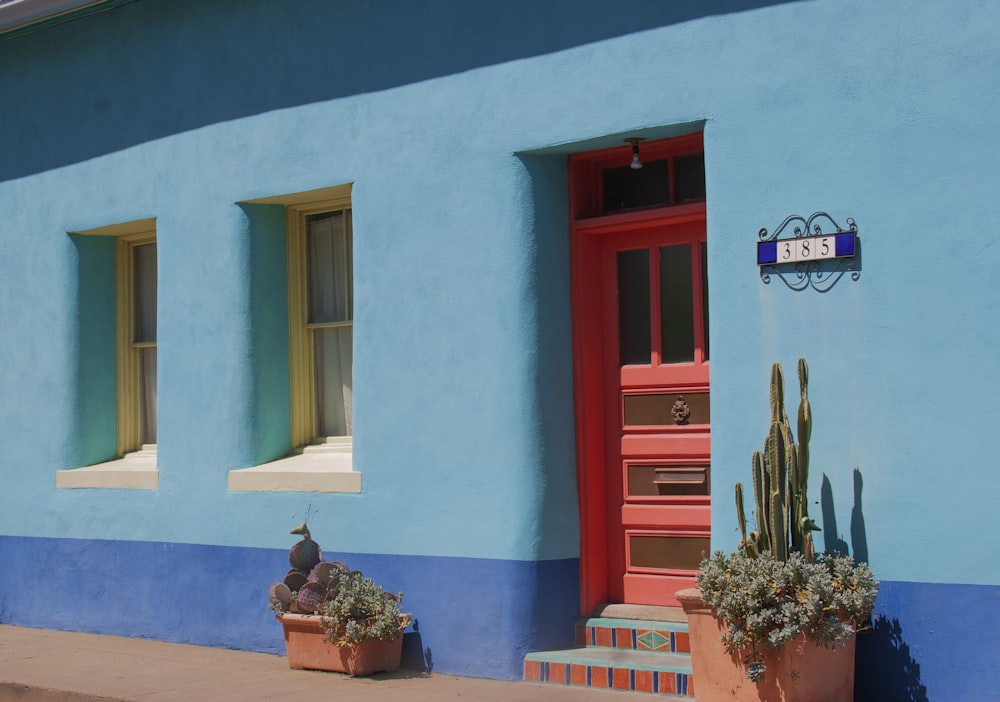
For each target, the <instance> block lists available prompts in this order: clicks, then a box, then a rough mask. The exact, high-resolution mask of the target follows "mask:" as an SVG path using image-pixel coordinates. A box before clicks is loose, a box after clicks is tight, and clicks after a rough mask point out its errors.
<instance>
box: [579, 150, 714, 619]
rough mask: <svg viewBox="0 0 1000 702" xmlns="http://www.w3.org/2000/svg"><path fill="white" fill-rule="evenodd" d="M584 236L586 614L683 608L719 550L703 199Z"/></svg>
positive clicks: (623, 216) (590, 221)
mask: <svg viewBox="0 0 1000 702" xmlns="http://www.w3.org/2000/svg"><path fill="white" fill-rule="evenodd" d="M698 136H699V140H698V142H697V143H696V144H694V146H695V147H696V148H697V147H699V146H700V135H698ZM674 143H675V142H666V144H667V146H668V147H670V146H673V145H674ZM682 146H686V147H688V149H689V150H690V147H691V144H690V141H689V142H687V143H685V144H684V145H682ZM681 153H687V152H686V151H682V152H681ZM628 155H629V153H628V152H625V153H623V155H622V157H623V158H624V157H626V156H628ZM698 155H699V156H700V154H698ZM601 156H602V159H599V160H596V161H590V162H587V165H588V167H589V170H590V171H591V172H593V171H595V170H596V171H597V172H600V168H601V166H602V165H603V164H604V163H608V162H609V160H608V158H607V154H605V153H602V154H601ZM668 156H669V151H668ZM610 162H611V163H612V164H614V163H615V162H614V161H610ZM595 163H596V165H595ZM612 167H613V166H612ZM673 168H674V166H673V163H672V162H671V163H670V171H669V172H670V173H673ZM571 173H572V174H574V175H575V177H576V179H577V182H579V178H580V175H581V169H580V168H577V169H576V170H575V171H571ZM585 173H586V171H584V174H585ZM605 182H607V181H605ZM589 184H590V186H593V185H594V179H593V178H591V179H590V180H589ZM646 187H648V186H646ZM595 191H596V192H597V193H599V192H600V187H599V185H598V187H597V188H596V190H595V189H593V188H592V189H591V190H590V192H595ZM573 192H574V195H575V196H576V197H579V196H580V194H581V192H584V193H586V190H585V189H583V188H580V187H577V188H575V189H574V190H573ZM574 207H575V211H576V212H577V213H580V212H583V213H584V214H587V213H589V212H593V209H590V210H588V209H587V208H586V206H581V204H580V203H579V202H578V201H577V202H576V203H574ZM572 235H573V244H574V245H573V251H574V257H573V281H574V325H575V338H574V344H575V362H576V383H577V429H578V441H577V448H578V462H579V465H578V471H579V485H580V499H581V502H580V505H581V513H582V515H581V516H582V523H583V528H582V547H583V551H582V554H581V560H582V571H583V605H584V611H585V612H587V611H588V610H589V609H591V608H592V607H593V606H594V605H596V604H599V603H601V602H625V603H632V604H654V605H676V604H677V601H676V599H675V597H674V593H675V592H676V591H677V590H679V589H682V588H685V587H692V586H693V584H694V575H695V572H696V570H697V567H698V563H699V562H700V560H701V559H702V558H703V557H704V556H706V555H708V553H709V533H710V511H711V506H710V502H711V498H710V486H711V484H710V477H711V471H710V459H711V447H710V417H709V363H708V360H709V343H708V315H707V309H708V307H707V302H708V300H707V290H708V286H707V266H706V256H705V251H706V248H705V240H706V237H705V207H704V203H703V202H694V203H680V204H675V202H674V201H673V200H670V199H668V200H667V202H666V204H664V205H662V206H658V207H645V208H642V209H640V210H636V211H628V212H616V213H611V214H607V215H605V214H603V213H601V212H600V211H598V214H597V215H596V216H589V217H588V216H584V217H579V216H578V217H576V218H575V220H574V228H573V233H572ZM598 432H599V433H598Z"/></svg>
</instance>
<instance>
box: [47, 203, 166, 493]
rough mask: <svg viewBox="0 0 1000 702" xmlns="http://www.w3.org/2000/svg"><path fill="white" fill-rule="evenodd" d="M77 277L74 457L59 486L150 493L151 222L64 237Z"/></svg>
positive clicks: (154, 474)
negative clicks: (74, 259)
mask: <svg viewBox="0 0 1000 702" xmlns="http://www.w3.org/2000/svg"><path fill="white" fill-rule="evenodd" d="M70 237H71V241H72V243H73V246H74V248H75V251H76V255H77V263H78V275H79V291H80V292H79V297H78V300H77V305H78V317H79V320H80V321H79V328H78V333H77V342H78V344H79V349H80V351H79V359H78V363H79V366H78V376H77V379H76V388H75V390H74V392H75V393H76V396H77V398H79V399H78V403H79V405H78V407H79V409H78V416H77V417H76V420H75V421H74V423H73V425H72V426H71V427H70V428H69V431H70V432H71V435H72V437H73V441H72V445H73V446H74V447H75V449H76V450H75V452H74V454H73V455H71V457H70V467H68V468H67V469H66V470H59V471H57V472H56V487H59V488H126V489H144V490H155V489H156V488H157V487H158V485H159V471H158V470H157V466H156V317H157V256H156V220H155V219H152V218H150V219H141V220H134V221H130V222H123V223H120V224H112V225H108V226H105V227H99V228H97V229H89V230H86V231H77V232H72V233H71V234H70Z"/></svg>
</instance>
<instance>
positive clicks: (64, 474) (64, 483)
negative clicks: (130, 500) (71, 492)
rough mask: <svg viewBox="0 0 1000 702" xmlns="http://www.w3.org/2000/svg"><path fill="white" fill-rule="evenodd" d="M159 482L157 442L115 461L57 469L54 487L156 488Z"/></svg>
mask: <svg viewBox="0 0 1000 702" xmlns="http://www.w3.org/2000/svg"><path fill="white" fill-rule="evenodd" d="M159 484H160V471H158V470H157V468H156V444H149V445H145V446H143V447H142V450H141V451H136V452H134V453H127V454H125V455H124V456H123V457H122V458H119V459H118V460H115V461H107V462H106V463H98V464H97V465H96V466H87V467H85V468H73V469H70V470H59V471H56V487H57V488H70V489H75V488H119V489H125V490H156V489H157V487H159Z"/></svg>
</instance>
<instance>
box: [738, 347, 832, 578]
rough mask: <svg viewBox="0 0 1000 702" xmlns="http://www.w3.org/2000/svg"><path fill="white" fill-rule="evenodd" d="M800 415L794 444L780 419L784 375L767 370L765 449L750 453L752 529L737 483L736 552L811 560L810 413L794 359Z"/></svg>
mask: <svg viewBox="0 0 1000 702" xmlns="http://www.w3.org/2000/svg"><path fill="white" fill-rule="evenodd" d="M798 374H799V412H798V417H797V420H798V421H797V425H798V426H797V428H798V434H799V443H798V444H796V443H795V439H794V436H793V435H792V428H791V426H790V424H789V422H788V415H786V414H785V376H784V373H783V372H782V370H781V364H780V363H775V364H774V365H773V366H771V426H770V428H769V430H768V434H767V438H766V439H765V441H764V450H763V451H755V452H754V454H753V461H752V466H753V491H754V500H755V502H756V505H757V513H756V519H757V529H756V530H755V531H751V532H749V533H747V531H746V514H745V512H744V509H743V484H742V483H736V511H737V519H738V520H739V524H740V534H741V537H742V540H741V541H740V548H742V549H744V550H745V551H746V552H747V553H748V554H749V555H751V556H754V555H757V554H759V553H761V552H762V551H770V552H771V554H772V555H773V556H774V557H775V558H776V559H778V560H781V561H786V560H788V555H789V554H790V553H795V552H798V553H802V554H803V555H804V556H805V557H806V560H807V561H809V562H812V560H813V558H814V557H815V550H814V547H813V539H812V533H811V532H813V531H819V527H818V526H816V522H814V521H813V520H812V519H810V518H809V495H808V485H809V438H810V436H811V434H812V409H811V407H810V405H809V367H808V366H807V365H806V361H805V359H804V358H800V359H799V364H798Z"/></svg>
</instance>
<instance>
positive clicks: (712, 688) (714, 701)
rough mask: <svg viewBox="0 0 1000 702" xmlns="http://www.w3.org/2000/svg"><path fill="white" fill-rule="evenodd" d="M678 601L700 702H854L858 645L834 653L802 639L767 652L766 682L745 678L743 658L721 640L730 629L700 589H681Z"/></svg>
mask: <svg viewBox="0 0 1000 702" xmlns="http://www.w3.org/2000/svg"><path fill="white" fill-rule="evenodd" d="M677 599H678V600H679V601H680V603H681V606H682V607H684V613H685V614H687V619H688V630H689V633H690V637H691V668H692V673H693V677H694V684H695V689H696V690H697V697H698V702H722V701H724V702H734V700H735V701H741V702H742V701H744V700H747V701H750V700H762V701H766V702H852V700H853V699H854V644H855V637H853V636H852V637H851V638H850V639H849V640H848V641H847V643H846V645H843V646H838V647H837V648H834V649H831V648H826V647H824V646H817V645H816V644H815V643H813V642H811V641H808V640H806V638H805V637H804V636H802V637H800V638H798V639H796V640H795V641H792V642H789V643H787V644H785V645H784V646H782V647H781V648H780V649H779V650H777V651H772V650H770V649H765V650H764V651H763V653H764V665H765V666H766V668H767V671H766V673H765V677H764V680H762V681H761V682H759V683H755V682H753V681H751V680H748V679H747V676H746V674H747V666H746V664H745V663H744V662H743V656H742V655H740V654H736V653H727V652H726V648H725V646H723V644H722V641H721V639H720V637H721V636H722V635H723V634H724V633H725V632H726V627H725V625H724V624H723V623H722V621H721V620H720V619H717V618H716V616H715V615H714V614H713V613H712V610H711V608H709V607H708V606H707V605H706V604H705V603H704V602H703V601H702V599H701V592H700V591H699V590H697V589H689V590H681V591H679V592H678V593H677Z"/></svg>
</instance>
